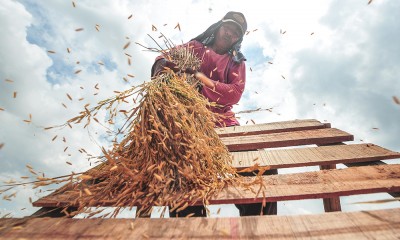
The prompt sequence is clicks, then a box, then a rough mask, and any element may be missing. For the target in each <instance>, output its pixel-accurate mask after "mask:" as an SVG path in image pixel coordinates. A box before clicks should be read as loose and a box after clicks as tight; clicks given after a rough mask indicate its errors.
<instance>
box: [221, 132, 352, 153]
mask: <svg viewBox="0 0 400 240" xmlns="http://www.w3.org/2000/svg"><path fill="white" fill-rule="evenodd" d="M221 140H222V142H223V143H224V144H225V145H226V146H227V148H228V149H229V151H248V150H257V149H262V148H274V147H288V146H299V145H311V144H318V145H323V144H332V143H338V142H344V141H353V140H354V136H353V135H351V134H349V133H347V132H344V131H342V130H339V129H336V128H324V129H315V130H305V131H295V132H281V133H271V134H260V135H250V136H238V137H224V138H221Z"/></svg>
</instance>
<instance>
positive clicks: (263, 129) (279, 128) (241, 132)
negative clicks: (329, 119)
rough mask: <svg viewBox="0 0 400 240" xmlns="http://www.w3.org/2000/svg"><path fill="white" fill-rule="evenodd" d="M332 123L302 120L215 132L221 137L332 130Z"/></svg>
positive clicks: (228, 128)
mask: <svg viewBox="0 0 400 240" xmlns="http://www.w3.org/2000/svg"><path fill="white" fill-rule="evenodd" d="M330 127H331V124H330V123H321V122H320V121H318V120H316V119H302V120H293V121H282V122H271V123H262V124H254V125H245V126H234V127H225V128H217V129H215V131H216V132H217V133H218V135H219V136H220V137H233V136H247V135H258V134H266V133H278V132H291V131H299V130H311V129H319V128H330Z"/></svg>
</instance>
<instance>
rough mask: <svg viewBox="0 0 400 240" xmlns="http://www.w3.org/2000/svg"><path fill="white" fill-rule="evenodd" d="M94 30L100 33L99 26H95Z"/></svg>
mask: <svg viewBox="0 0 400 240" xmlns="http://www.w3.org/2000/svg"><path fill="white" fill-rule="evenodd" d="M95 28H96V31H98V32H100V26H99V24H96V26H95Z"/></svg>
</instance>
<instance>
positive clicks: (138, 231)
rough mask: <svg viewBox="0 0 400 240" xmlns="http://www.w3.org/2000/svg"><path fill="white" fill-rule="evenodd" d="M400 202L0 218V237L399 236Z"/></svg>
mask: <svg viewBox="0 0 400 240" xmlns="http://www.w3.org/2000/svg"><path fill="white" fill-rule="evenodd" d="M399 236H400V208H394V209H386V210H374V211H359V212H334V213H324V214H308V215H295V216H253V217H234V218H161V219H160V218H158V219H144V218H138V219H68V218H63V219H51V218H40V219H38V218H32V219H29V220H26V221H19V219H0V239H78V238H79V239H88V240H90V239H335V240H336V239H398V237H399Z"/></svg>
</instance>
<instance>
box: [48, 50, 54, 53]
mask: <svg viewBox="0 0 400 240" xmlns="http://www.w3.org/2000/svg"><path fill="white" fill-rule="evenodd" d="M47 52H48V53H56V52H55V51H52V50H48V51H47Z"/></svg>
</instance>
